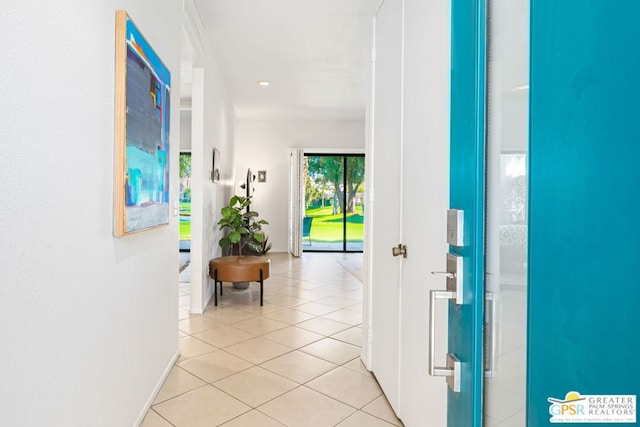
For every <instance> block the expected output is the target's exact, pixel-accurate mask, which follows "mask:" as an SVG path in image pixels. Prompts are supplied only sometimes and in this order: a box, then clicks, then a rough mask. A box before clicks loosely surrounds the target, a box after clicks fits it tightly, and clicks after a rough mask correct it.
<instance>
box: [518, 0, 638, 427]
mask: <svg viewBox="0 0 640 427" xmlns="http://www.w3.org/2000/svg"><path fill="white" fill-rule="evenodd" d="M639 28H640V4H638V2H637V1H636V0H598V1H584V0H563V1H532V8H531V71H530V73H531V89H530V102H531V104H530V199H529V201H530V216H529V284H530V286H529V319H528V324H529V336H528V349H529V350H528V372H527V374H528V387H527V389H528V390H527V400H528V408H527V419H528V424H527V425H529V426H532V427H533V426H546V425H551V424H550V419H551V417H552V416H554V421H555V420H561V419H564V420H565V421H575V420H577V419H578V418H580V416H581V414H580V412H584V413H585V414H584V416H586V417H589V415H590V414H589V411H591V412H592V413H591V416H592V419H595V418H598V417H599V418H601V419H602V420H607V419H609V420H610V419H611V417H615V416H621V417H623V416H624V412H625V411H627V412H629V411H632V410H631V409H630V406H631V405H630V403H628V402H626V401H624V402H622V401H620V399H619V401H618V402H617V403H613V405H620V406H619V407H614V406H611V404H610V402H606V403H604V404H603V406H602V407H593V406H591V407H590V406H589V405H590V404H591V403H593V402H590V400H592V401H593V400H594V399H590V398H587V399H585V400H576V399H579V398H580V397H584V396H585V395H586V396H596V395H611V396H628V395H632V396H634V395H635V396H637V395H640V368H638V354H639V353H640V307H639V306H638V305H639V303H640V274H639V273H638V271H637V268H636V266H637V265H638V259H640V197H639V192H638V186H639V185H640V167H639V161H640V79H639V78H638V75H639V73H640V36H639V33H638V29H639ZM570 392H575V393H573V394H569V393H570ZM554 400H555V402H554ZM568 400H569V401H570V400H575V401H574V402H564V401H568ZM622 400H624V399H622ZM558 402H564V403H558ZM580 407H582V411H581V410H580ZM573 412H575V413H573ZM582 421H584V418H583V419H582ZM618 422H621V421H618ZM586 425H596V424H595V422H594V423H588V424H586ZM598 425H602V424H598ZM607 425H609V424H607Z"/></svg>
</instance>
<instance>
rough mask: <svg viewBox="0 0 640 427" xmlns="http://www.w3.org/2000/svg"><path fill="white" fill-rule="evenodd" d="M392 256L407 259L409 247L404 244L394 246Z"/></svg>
mask: <svg viewBox="0 0 640 427" xmlns="http://www.w3.org/2000/svg"><path fill="white" fill-rule="evenodd" d="M391 254H392V255H393V256H400V255H402V258H406V257H407V246H406V245H403V244H402V243H398V246H394V247H393V248H392V249H391Z"/></svg>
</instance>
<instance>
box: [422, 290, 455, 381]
mask: <svg viewBox="0 0 640 427" xmlns="http://www.w3.org/2000/svg"><path fill="white" fill-rule="evenodd" d="M439 299H444V300H447V301H448V300H451V299H453V300H455V299H456V292H453V291H429V375H431V376H432V377H447V384H448V385H449V388H451V390H453V391H454V392H456V393H457V392H459V391H460V374H461V366H460V360H458V358H457V357H456V356H455V355H453V354H451V353H447V366H446V367H440V366H435V357H436V355H435V353H436V349H435V347H436V329H435V328H436V300H439Z"/></svg>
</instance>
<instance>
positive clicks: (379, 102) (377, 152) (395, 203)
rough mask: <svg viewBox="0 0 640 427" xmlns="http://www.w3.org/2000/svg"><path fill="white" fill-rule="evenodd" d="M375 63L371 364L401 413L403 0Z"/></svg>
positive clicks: (379, 31) (380, 39) (385, 14)
mask: <svg viewBox="0 0 640 427" xmlns="http://www.w3.org/2000/svg"><path fill="white" fill-rule="evenodd" d="M374 38H375V40H374V45H375V48H374V52H375V54H374V57H375V60H374V63H373V82H372V83H373V104H374V105H375V106H374V108H373V111H372V121H373V130H372V140H371V150H370V152H369V153H368V156H367V158H368V159H369V161H370V162H371V163H370V164H372V167H370V168H369V170H370V171H372V174H371V175H370V185H371V187H370V191H369V195H370V199H369V200H370V209H369V214H368V220H369V221H371V224H372V228H371V229H372V231H373V232H372V234H371V235H370V236H369V237H370V239H369V243H368V248H369V249H370V258H369V260H370V268H369V274H370V276H369V280H370V283H371V294H370V298H371V324H370V328H371V331H372V334H371V337H370V339H371V343H370V349H371V359H370V368H371V370H372V371H373V373H374V374H375V376H376V379H377V380H378V382H379V383H380V386H381V387H382V389H383V391H384V393H385V395H386V396H387V399H388V400H389V403H390V404H391V406H392V407H393V409H394V410H395V411H396V413H398V388H399V371H398V367H399V364H400V359H399V357H400V356H399V344H400V339H399V337H400V283H399V279H400V268H401V259H402V257H393V256H392V254H391V248H392V247H394V246H397V245H398V244H399V243H400V235H401V224H400V218H401V205H402V197H401V193H400V191H399V189H400V184H401V183H400V176H401V157H400V155H401V150H402V132H401V129H402V112H401V111H402V103H401V101H402V0H385V1H384V2H383V3H382V5H381V6H380V8H379V9H378V12H377V13H376V15H375V18H374Z"/></svg>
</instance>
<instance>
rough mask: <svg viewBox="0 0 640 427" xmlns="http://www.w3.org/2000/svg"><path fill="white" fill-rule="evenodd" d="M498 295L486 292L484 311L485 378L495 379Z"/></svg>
mask: <svg viewBox="0 0 640 427" xmlns="http://www.w3.org/2000/svg"><path fill="white" fill-rule="evenodd" d="M498 303H499V301H498V294H497V293H495V292H485V296H484V310H485V317H484V319H485V325H484V330H485V334H484V340H485V342H484V348H485V349H486V350H485V357H484V376H485V378H493V377H494V376H495V374H496V347H497V346H498V342H497V341H498V331H497V330H496V329H497V328H498Z"/></svg>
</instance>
